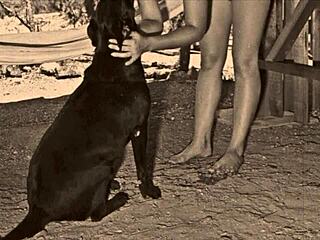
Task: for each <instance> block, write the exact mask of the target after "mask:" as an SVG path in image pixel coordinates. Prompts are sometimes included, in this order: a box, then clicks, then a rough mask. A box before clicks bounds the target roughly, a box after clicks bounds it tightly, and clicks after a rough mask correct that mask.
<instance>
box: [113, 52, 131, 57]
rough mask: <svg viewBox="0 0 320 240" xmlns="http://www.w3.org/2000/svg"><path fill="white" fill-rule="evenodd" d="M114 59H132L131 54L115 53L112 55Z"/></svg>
mask: <svg viewBox="0 0 320 240" xmlns="http://www.w3.org/2000/svg"><path fill="white" fill-rule="evenodd" d="M111 56H112V57H118V58H128V57H131V53H130V52H113V53H111Z"/></svg>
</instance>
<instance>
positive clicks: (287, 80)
mask: <svg viewBox="0 0 320 240" xmlns="http://www.w3.org/2000/svg"><path fill="white" fill-rule="evenodd" d="M293 11H294V2H293V0H285V1H284V25H285V24H286V22H287V21H289V19H290V17H291V15H292V13H293ZM285 61H286V62H293V57H292V50H290V52H289V53H288V55H287V56H286V59H285ZM293 101H294V81H293V76H292V75H288V74H285V75H284V110H285V111H290V112H293V111H294V104H293Z"/></svg>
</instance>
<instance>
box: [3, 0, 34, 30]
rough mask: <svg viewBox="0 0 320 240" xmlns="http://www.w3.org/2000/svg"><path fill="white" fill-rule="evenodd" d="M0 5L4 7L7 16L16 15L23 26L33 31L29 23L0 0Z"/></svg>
mask: <svg viewBox="0 0 320 240" xmlns="http://www.w3.org/2000/svg"><path fill="white" fill-rule="evenodd" d="M0 6H1V7H2V8H3V9H4V12H5V14H6V15H8V16H9V17H12V16H13V17H16V18H17V19H18V20H19V21H20V22H21V23H22V24H23V25H24V26H25V27H27V28H28V29H29V31H30V32H32V31H33V27H32V26H31V24H29V23H28V22H26V21H25V20H24V19H23V18H21V17H20V16H19V15H18V13H17V12H16V11H14V10H11V9H10V8H9V7H7V6H6V5H5V4H4V3H3V2H2V1H0Z"/></svg>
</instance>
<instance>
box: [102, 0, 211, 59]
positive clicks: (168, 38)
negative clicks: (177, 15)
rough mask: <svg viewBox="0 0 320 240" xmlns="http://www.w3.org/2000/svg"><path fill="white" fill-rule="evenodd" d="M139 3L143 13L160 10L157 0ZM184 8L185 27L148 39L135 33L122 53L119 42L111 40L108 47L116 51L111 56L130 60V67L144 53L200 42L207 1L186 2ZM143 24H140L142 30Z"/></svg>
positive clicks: (141, 0) (127, 41)
mask: <svg viewBox="0 0 320 240" xmlns="http://www.w3.org/2000/svg"><path fill="white" fill-rule="evenodd" d="M138 2H139V4H140V8H141V11H142V12H149V10H150V9H152V11H155V10H154V9H155V8H156V9H158V7H157V5H155V4H154V2H156V1H155V0H139V1H138ZM183 6H184V12H185V25H184V26H183V27H180V28H178V29H177V30H175V31H172V32H170V33H168V34H164V35H158V36H148V37H147V36H142V35H140V34H139V33H137V32H133V33H131V35H130V37H131V38H130V39H126V40H125V41H124V42H123V45H122V49H121V51H119V47H118V44H117V41H116V40H115V39H111V40H109V45H108V46H109V48H110V49H113V50H115V51H114V52H113V53H112V54H111V55H112V56H113V57H119V58H129V60H128V61H127V62H126V65H130V64H132V63H133V62H134V61H135V60H137V59H138V58H139V57H140V56H141V54H143V53H144V52H147V51H152V50H161V49H168V48H177V47H180V46H183V45H189V44H191V43H193V42H197V41H199V40H200V39H201V38H202V37H203V35H204V33H205V31H206V23H207V18H206V16H207V12H208V9H207V8H208V2H207V1H205V0H201V1H199V0H184V1H183ZM148 9H149V10H148ZM150 11H151V10H150ZM142 17H143V19H142V23H143V22H145V19H144V18H145V17H146V16H143V15H142ZM152 17H153V16H152V14H149V18H152ZM142 23H141V24H140V28H141V25H142ZM149 32H150V31H149Z"/></svg>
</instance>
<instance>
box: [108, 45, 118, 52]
mask: <svg viewBox="0 0 320 240" xmlns="http://www.w3.org/2000/svg"><path fill="white" fill-rule="evenodd" d="M108 48H110V49H112V50H116V51H119V50H120V49H119V46H118V45H114V44H109V45H108Z"/></svg>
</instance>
